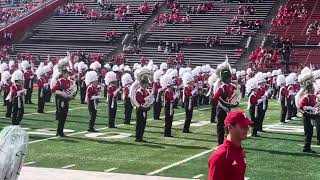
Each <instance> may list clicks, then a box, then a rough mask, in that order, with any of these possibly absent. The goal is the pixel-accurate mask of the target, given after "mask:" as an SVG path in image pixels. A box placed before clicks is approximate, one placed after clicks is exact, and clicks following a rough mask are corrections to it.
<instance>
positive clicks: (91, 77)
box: [84, 71, 98, 86]
mask: <svg viewBox="0 0 320 180" xmlns="http://www.w3.org/2000/svg"><path fill="white" fill-rule="evenodd" d="M97 80H98V74H97V72H96V71H89V72H87V73H86V76H85V79H84V82H85V83H86V85H87V86H88V85H89V84H90V83H92V82H94V81H97Z"/></svg>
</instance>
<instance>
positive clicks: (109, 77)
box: [104, 71, 117, 85]
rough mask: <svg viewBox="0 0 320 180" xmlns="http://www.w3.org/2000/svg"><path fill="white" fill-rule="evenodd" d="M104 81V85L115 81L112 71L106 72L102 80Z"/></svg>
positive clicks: (115, 76)
mask: <svg viewBox="0 0 320 180" xmlns="http://www.w3.org/2000/svg"><path fill="white" fill-rule="evenodd" d="M104 81H105V83H106V85H109V84H110V83H111V82H113V81H117V75H116V73H115V72H113V71H109V72H107V74H106V77H105V78H104Z"/></svg>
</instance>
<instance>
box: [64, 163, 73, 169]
mask: <svg viewBox="0 0 320 180" xmlns="http://www.w3.org/2000/svg"><path fill="white" fill-rule="evenodd" d="M75 166H76V165H75V164H70V165H68V166H63V167H62V169H68V168H71V167H75Z"/></svg>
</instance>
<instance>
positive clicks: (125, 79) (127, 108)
mask: <svg viewBox="0 0 320 180" xmlns="http://www.w3.org/2000/svg"><path fill="white" fill-rule="evenodd" d="M124 69H125V70H126V67H125V68H124ZM132 83H133V80H132V77H131V75H130V74H129V73H125V74H124V75H123V76H122V77H121V84H122V87H123V88H124V89H123V97H122V99H123V101H124V116H125V117H124V124H130V121H131V114H132V109H133V106H132V104H131V100H130V97H129V91H130V86H131V84H132Z"/></svg>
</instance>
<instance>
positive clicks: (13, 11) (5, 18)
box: [0, 1, 44, 26]
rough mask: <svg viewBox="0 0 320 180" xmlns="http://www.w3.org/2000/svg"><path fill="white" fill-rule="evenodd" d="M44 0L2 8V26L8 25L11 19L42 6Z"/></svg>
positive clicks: (0, 22) (0, 17)
mask: <svg viewBox="0 0 320 180" xmlns="http://www.w3.org/2000/svg"><path fill="white" fill-rule="evenodd" d="M43 2H44V1H39V2H29V3H26V4H24V5H23V6H19V7H15V8H0V26H1V24H2V25H3V26H5V25H7V24H8V23H9V21H10V19H13V18H17V17H19V16H21V15H23V14H25V13H27V12H28V11H31V10H33V9H35V8H37V7H38V6H40V5H41V4H42V3H43Z"/></svg>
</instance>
